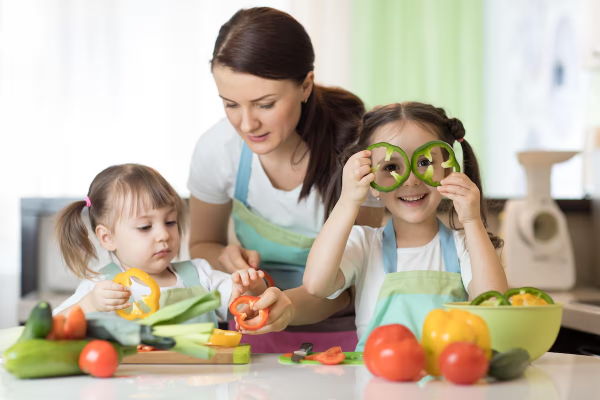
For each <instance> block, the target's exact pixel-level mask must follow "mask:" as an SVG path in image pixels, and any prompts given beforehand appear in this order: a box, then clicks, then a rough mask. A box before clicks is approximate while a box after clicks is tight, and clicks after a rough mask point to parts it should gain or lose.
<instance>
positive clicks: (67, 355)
mask: <svg viewBox="0 0 600 400" xmlns="http://www.w3.org/2000/svg"><path fill="white" fill-rule="evenodd" d="M89 342H90V341H89V340H45V339H31V340H28V341H25V342H18V343H16V344H15V345H13V346H12V347H11V348H9V349H8V350H6V352H5V353H4V367H5V368H6V370H7V371H8V372H10V373H11V374H13V375H14V376H16V377H17V378H47V377H52V376H68V375H82V374H83V371H81V369H80V368H79V355H80V354H81V352H82V351H83V349H84V348H85V346H87V344H88V343H89ZM109 343H110V344H112V345H113V347H114V348H115V350H117V354H118V355H119V363H120V362H121V361H122V360H123V358H124V357H127V356H130V355H133V354H136V353H137V346H121V345H120V344H118V343H115V342H109Z"/></svg>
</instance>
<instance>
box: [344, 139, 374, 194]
mask: <svg viewBox="0 0 600 400" xmlns="http://www.w3.org/2000/svg"><path fill="white" fill-rule="evenodd" d="M370 156H371V151H370V150H362V151H359V152H358V153H356V154H354V155H353V156H352V157H350V158H349V159H348V162H346V165H345V166H344V174H343V177H342V194H341V195H340V201H344V202H347V203H351V204H354V205H356V206H360V205H361V204H362V203H364V202H365V200H366V199H367V194H368V193H369V186H370V184H371V182H373V181H374V180H375V174H373V173H372V172H371V159H370V158H369V157H370Z"/></svg>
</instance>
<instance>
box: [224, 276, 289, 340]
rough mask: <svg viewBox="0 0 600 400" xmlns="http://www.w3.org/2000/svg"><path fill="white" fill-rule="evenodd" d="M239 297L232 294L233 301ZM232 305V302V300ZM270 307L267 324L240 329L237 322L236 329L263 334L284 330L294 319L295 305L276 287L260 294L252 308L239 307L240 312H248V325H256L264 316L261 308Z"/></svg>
mask: <svg viewBox="0 0 600 400" xmlns="http://www.w3.org/2000/svg"><path fill="white" fill-rule="evenodd" d="M236 298H237V297H235V298H234V297H233V296H232V302H233V300H235V299H236ZM230 305H231V302H230ZM267 308H268V309H269V314H268V318H267V321H266V325H265V326H263V327H261V328H259V329H257V330H252V331H250V330H245V329H240V326H239V324H237V323H236V329H238V330H239V331H240V332H241V333H242V334H244V335H261V334H263V333H269V332H279V331H282V330H284V329H285V328H286V327H287V326H288V325H289V323H290V322H291V321H292V319H293V313H294V312H293V307H292V302H291V300H290V299H289V298H288V297H287V296H286V295H285V294H284V293H283V292H281V290H279V289H278V288H276V287H270V288H268V289H267V290H265V292H264V293H263V294H262V295H261V296H259V300H257V301H256V302H255V303H254V304H253V307H252V308H250V307H249V306H248V305H244V306H243V307H241V308H238V311H239V312H240V313H246V316H247V317H246V320H245V323H246V324H247V325H256V324H257V322H259V321H260V320H262V316H260V315H259V313H260V311H261V310H266V309H267Z"/></svg>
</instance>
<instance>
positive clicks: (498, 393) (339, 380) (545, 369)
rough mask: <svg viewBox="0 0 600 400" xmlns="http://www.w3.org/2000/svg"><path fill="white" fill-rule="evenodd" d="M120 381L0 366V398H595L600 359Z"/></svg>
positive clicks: (172, 374) (133, 369)
mask: <svg viewBox="0 0 600 400" xmlns="http://www.w3.org/2000/svg"><path fill="white" fill-rule="evenodd" d="M116 375H117V376H116V377H114V378H110V379H95V378H90V377H87V376H76V377H65V378H52V379H37V380H18V379H15V378H14V377H13V376H12V375H10V374H9V373H7V372H6V371H5V370H4V369H3V368H0V399H2V400H16V399H18V400H29V399H31V400H33V399H35V400H41V399H65V400H66V399H81V400H115V399H180V400H184V399H203V400H204V399H219V400H220V399H224V400H244V399H247V400H250V399H252V400H266V399H302V400H307V399H309V400H319V399H343V400H346V399H377V400H379V399H403V400H404V399H417V398H418V399H444V400H452V399H457V400H465V399H469V400H472V399H473V400H474V399H502V400H506V399H510V400H518V399H543V400H554V399H591V398H597V397H598V396H599V393H600V379H599V377H600V359H598V358H595V357H585V356H575V355H565V354H556V353H547V354H546V355H545V356H543V357H542V358H540V359H539V360H537V361H536V362H535V363H534V364H533V365H532V366H530V367H529V368H528V369H527V371H526V373H525V376H524V377H522V378H520V379H518V380H515V381H511V382H505V383H480V384H477V385H474V386H457V385H453V384H451V383H448V382H444V381H439V380H437V381H435V380H434V381H429V382H427V383H424V384H417V383H393V382H387V381H385V380H382V379H380V378H375V377H373V376H372V375H371V374H370V373H369V372H368V371H367V369H366V367H364V366H362V365H361V366H353V365H348V366H313V365H310V366H308V365H307V366H287V365H280V364H279V363H278V361H277V356H276V355H270V354H269V355H267V354H257V355H253V356H252V360H251V363H250V364H248V365H241V366H233V365H210V366H209V365H204V366H201V365H192V366H189V365H160V366H159V365H122V366H121V367H119V369H118V371H117V374H116Z"/></svg>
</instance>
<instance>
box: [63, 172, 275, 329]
mask: <svg viewBox="0 0 600 400" xmlns="http://www.w3.org/2000/svg"><path fill="white" fill-rule="evenodd" d="M85 208H87V209H88V211H89V218H90V223H91V227H92V231H93V233H94V234H95V236H96V238H97V239H98V241H99V243H100V245H101V246H102V247H103V248H104V249H105V250H107V251H109V252H110V253H111V255H112V256H113V257H112V259H113V262H111V263H110V264H108V265H106V266H104V267H102V268H101V269H100V270H99V271H94V270H92V269H90V267H89V262H90V261H91V260H92V259H93V258H97V255H96V252H95V248H94V245H93V244H92V241H91V240H90V238H89V237H88V229H87V227H86V225H85V224H84V221H83V218H82V212H83V211H84V209H85ZM185 225H186V215H185V203H184V202H183V200H182V199H181V198H180V197H179V195H178V194H177V192H175V190H174V189H173V188H172V187H171V185H170V184H169V183H168V182H167V181H166V180H165V179H164V178H163V177H162V176H161V175H160V174H159V173H158V172H156V171H155V170H154V169H152V168H149V167H146V166H143V165H138V164H124V165H117V166H112V167H109V168H107V169H105V170H104V171H102V172H101V173H99V174H98V175H97V176H96V178H95V179H94V180H93V182H92V184H91V185H90V189H89V192H88V195H87V196H86V198H85V200H81V201H76V202H74V203H72V204H70V205H69V206H67V207H65V208H64V209H63V210H62V211H61V213H60V214H59V216H58V221H57V224H56V233H57V236H58V243H59V247H60V251H61V253H62V256H63V258H64V260H65V263H66V265H67V267H68V268H69V269H70V270H71V271H72V272H73V273H74V274H75V275H77V276H78V277H80V278H82V279H83V280H82V282H81V283H80V285H79V286H78V288H77V290H76V292H75V294H73V295H72V296H71V297H70V298H68V299H67V300H66V301H65V302H64V303H63V304H61V305H60V306H59V307H57V308H56V309H55V310H54V313H55V314H58V313H63V314H65V315H66V314H68V313H69V311H70V309H71V308H72V307H74V306H75V305H78V306H80V307H81V309H82V310H83V312H84V313H89V312H97V311H102V312H115V311H119V310H124V309H127V308H129V307H132V300H138V299H140V298H142V296H149V295H150V294H151V293H150V292H151V287H152V286H154V287H155V289H158V290H160V300H159V302H160V307H164V306H166V305H169V304H173V303H176V302H178V301H181V300H185V299H187V298H191V297H196V296H200V295H203V294H205V293H207V292H209V291H215V290H218V291H219V292H220V294H221V305H220V307H218V308H217V310H216V311H214V312H210V313H207V314H204V315H201V316H199V317H197V318H196V319H194V320H193V321H192V322H214V323H215V324H216V323H217V316H219V317H220V318H221V319H223V320H226V319H227V310H228V305H229V303H230V301H231V300H233V299H235V298H237V297H239V296H240V295H242V294H243V293H244V292H247V293H248V294H257V295H258V294H261V293H263V292H264V291H265V289H266V284H265V282H264V281H263V279H262V278H264V273H263V272H262V271H256V270H254V269H242V270H238V271H236V272H235V273H234V274H232V275H229V274H226V273H224V272H221V271H216V270H213V269H212V268H211V266H210V265H209V263H208V262H207V261H206V260H203V259H195V260H191V261H183V262H172V261H173V259H174V258H175V257H176V256H177V254H178V252H179V247H180V238H181V234H182V232H183V230H184V229H185ZM132 268H137V269H138V270H141V271H142V272H143V274H141V275H140V274H135V273H134V274H133V276H134V277H137V278H140V279H142V280H144V279H146V280H147V281H150V280H149V279H147V277H150V278H152V280H153V281H154V282H155V283H152V282H151V281H150V282H138V281H137V280H135V279H132V280H131V287H130V288H128V287H126V286H124V285H122V284H120V283H117V282H114V281H113V279H114V278H115V276H116V275H118V274H120V273H123V272H126V271H129V272H130V273H131V272H132V271H131V269H132ZM138 275H139V276H138ZM147 306H148V304H146V306H144V307H147Z"/></svg>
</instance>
